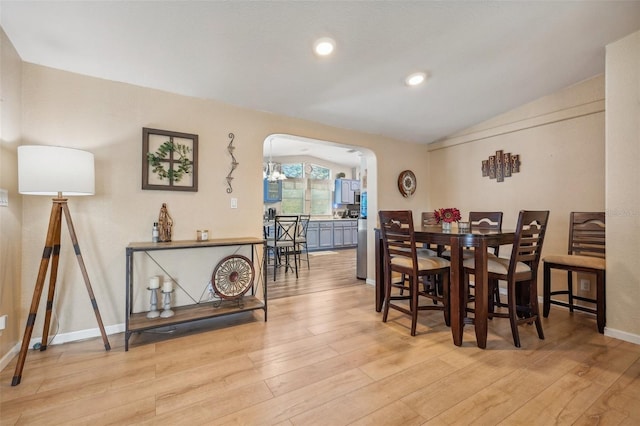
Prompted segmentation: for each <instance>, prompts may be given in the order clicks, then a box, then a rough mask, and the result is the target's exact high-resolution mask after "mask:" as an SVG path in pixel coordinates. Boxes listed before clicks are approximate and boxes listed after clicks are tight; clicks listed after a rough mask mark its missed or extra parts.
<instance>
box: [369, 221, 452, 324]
mask: <svg viewBox="0 0 640 426" xmlns="http://www.w3.org/2000/svg"><path fill="white" fill-rule="evenodd" d="M378 215H379V218H380V231H381V235H382V243H383V251H384V259H385V260H384V262H385V263H384V264H385V267H384V271H385V274H384V279H383V280H384V285H385V297H384V306H383V315H382V321H383V322H387V318H388V316H389V309H390V308H392V309H395V310H398V311H400V312H402V313H404V314H407V315H409V316H410V317H411V335H412V336H415V335H416V326H417V321H418V311H421V310H440V311H443V313H444V320H445V323H446V324H447V325H450V316H449V269H450V267H449V261H448V260H446V259H443V258H441V257H437V256H424V257H418V254H417V249H416V239H415V234H414V226H413V214H412V212H411V211H410V210H396V211H384V210H381V211H379V212H378ZM392 272H396V273H399V274H401V275H402V276H403V277H405V278H403V279H402V280H401V281H400V282H393V281H392V279H391V274H392ZM429 277H431V278H434V277H439V279H440V281H441V282H442V283H443V286H442V288H443V290H442V294H439V292H438V291H436V290H435V284H434V283H435V280H434V282H433V283H432V285H430V286H424V287H423V289H422V290H421V289H420V279H422V280H423V282H424V280H425V279H427V278H429ZM393 289H397V290H401V291H402V292H403V293H402V294H394V293H393ZM404 290H406V291H407V294H404ZM396 293H397V292H396ZM420 297H424V298H427V299H429V300H430V301H431V302H432V303H430V304H424V305H420V302H419V298H420ZM402 300H408V301H409V303H408V305H407V304H406V303H402V304H401V303H394V302H396V301H402ZM433 302H435V303H433Z"/></svg>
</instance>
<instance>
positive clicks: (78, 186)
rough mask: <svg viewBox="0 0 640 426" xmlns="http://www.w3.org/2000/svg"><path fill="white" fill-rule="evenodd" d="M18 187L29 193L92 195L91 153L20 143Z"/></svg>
mask: <svg viewBox="0 0 640 426" xmlns="http://www.w3.org/2000/svg"><path fill="white" fill-rule="evenodd" d="M18 191H19V192H20V193H21V194H29V195H54V196H55V195H58V193H62V195H64V196H68V195H93V194H94V193H95V171H94V160H93V154H92V153H90V152H87V151H81V150H79V149H73V148H63V147H60V146H45V145H23V146H19V147H18Z"/></svg>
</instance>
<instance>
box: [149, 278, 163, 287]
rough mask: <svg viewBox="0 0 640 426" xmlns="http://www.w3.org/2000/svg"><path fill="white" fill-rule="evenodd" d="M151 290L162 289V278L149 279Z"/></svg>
mask: <svg viewBox="0 0 640 426" xmlns="http://www.w3.org/2000/svg"><path fill="white" fill-rule="evenodd" d="M149 288H152V289H153V288H160V277H151V278H149Z"/></svg>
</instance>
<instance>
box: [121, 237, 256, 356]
mask: <svg viewBox="0 0 640 426" xmlns="http://www.w3.org/2000/svg"><path fill="white" fill-rule="evenodd" d="M227 246H251V262H252V264H253V267H254V271H255V276H254V280H253V284H252V287H251V288H250V289H249V291H247V293H246V294H245V295H243V296H242V297H241V299H240V300H219V301H216V302H215V306H214V302H211V301H208V302H199V303H195V304H191V305H184V306H172V307H171V309H172V310H173V311H174V315H173V316H171V317H169V318H153V319H149V318H147V312H133V301H132V295H133V288H134V287H133V286H134V273H133V259H134V254H135V253H145V254H147V255H148V256H149V257H151V255H150V254H149V253H150V252H153V251H159V250H182V249H199V248H205V247H227ZM258 246H262V253H259V252H258V250H257V248H258ZM264 253H265V240H263V239H260V238H252V237H243V238H219V239H212V240H207V241H195V240H188V241H171V242H166V243H151V242H139V243H129V245H128V246H127V249H126V285H127V289H126V311H125V312H126V318H125V340H124V344H125V351H128V350H129V338H130V337H131V335H132V334H133V333H139V332H143V331H146V330H151V329H155V328H160V327H167V326H170V325H176V324H181V323H186V322H191V321H196V320H202V319H207V318H214V317H219V316H223V315H230V314H234V313H238V312H246V311H254V310H258V309H262V310H263V311H264V320H265V321H267V286H266V274H265V271H266V257H265V256H264ZM260 256H261V257H262V258H261V260H259V262H260V263H258V264H257V265H256V262H255V259H260ZM151 259H153V257H151ZM153 260H154V261H155V259H153ZM260 286H261V287H262V299H261V298H259V297H257V296H258V294H256V292H257V291H258V290H259V287H260Z"/></svg>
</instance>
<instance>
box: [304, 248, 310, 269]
mask: <svg viewBox="0 0 640 426" xmlns="http://www.w3.org/2000/svg"><path fill="white" fill-rule="evenodd" d="M304 252H305V253H306V255H307V269H311V265H310V264H309V248H308V247H307V243H304Z"/></svg>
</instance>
